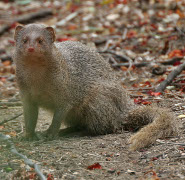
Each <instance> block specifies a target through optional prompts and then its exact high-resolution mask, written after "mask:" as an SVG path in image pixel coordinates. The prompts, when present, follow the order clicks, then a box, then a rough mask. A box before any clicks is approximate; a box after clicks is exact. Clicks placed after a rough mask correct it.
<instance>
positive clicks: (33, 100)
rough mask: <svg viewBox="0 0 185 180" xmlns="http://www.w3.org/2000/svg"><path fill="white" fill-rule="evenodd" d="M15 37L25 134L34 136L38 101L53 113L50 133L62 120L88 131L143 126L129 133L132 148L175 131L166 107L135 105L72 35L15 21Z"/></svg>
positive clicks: (97, 57) (95, 55) (98, 59)
mask: <svg viewBox="0 0 185 180" xmlns="http://www.w3.org/2000/svg"><path fill="white" fill-rule="evenodd" d="M14 39H15V42H16V48H15V53H14V61H15V63H16V76H17V82H18V86H19V89H20V95H21V98H22V102H23V110H24V119H25V130H26V137H27V138H34V136H35V127H36V123H37V119H38V109H39V107H44V108H47V109H49V110H51V111H52V112H53V113H54V115H53V120H52V123H51V125H50V127H49V128H48V130H47V133H46V134H47V135H49V136H51V137H55V136H56V135H57V134H58V132H59V129H60V126H61V123H62V122H63V123H64V124H66V125H67V126H68V127H74V128H82V129H83V130H86V132H88V133H89V134H91V135H103V134H109V133H116V132H117V131H118V130H120V129H125V128H127V129H129V128H132V129H136V130H138V129H139V128H142V126H144V127H143V128H142V129H141V130H139V131H138V132H137V133H136V134H135V135H133V136H132V137H131V139H130V143H131V149H132V150H137V149H139V148H143V147H146V146H148V145H150V144H152V143H154V142H155V140H156V139H158V138H161V137H165V136H169V135H174V134H176V133H177V125H176V124H177V123H176V121H175V117H174V115H173V113H171V112H170V111H169V110H168V109H164V108H157V107H136V105H135V104H134V103H133V101H132V100H131V99H130V98H129V95H128V93H127V91H126V90H125V89H123V87H122V86H121V84H120V83H118V82H119V81H118V80H117V76H116V74H115V73H114V71H113V70H112V69H111V67H110V65H109V63H108V62H106V61H105V60H104V59H103V57H101V56H100V54H99V53H97V52H96V50H95V49H91V48H89V47H87V46H86V45H83V44H82V43H80V42H74V41H65V42H60V43H56V42H55V32H54V29H53V28H52V27H46V26H44V25H40V24H29V25H26V26H21V25H19V26H17V27H16V30H15V35H14ZM147 124H148V125H147Z"/></svg>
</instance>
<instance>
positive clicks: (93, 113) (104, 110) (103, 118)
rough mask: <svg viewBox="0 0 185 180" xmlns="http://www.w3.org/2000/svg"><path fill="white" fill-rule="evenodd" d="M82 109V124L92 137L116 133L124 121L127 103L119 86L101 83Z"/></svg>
mask: <svg viewBox="0 0 185 180" xmlns="http://www.w3.org/2000/svg"><path fill="white" fill-rule="evenodd" d="M95 89H96V91H94V94H92V95H91V96H90V97H91V99H89V100H88V101H87V102H86V104H85V105H84V108H83V113H82V114H83V115H82V117H83V119H84V124H85V127H86V129H87V131H88V132H89V134H92V135H101V134H110V133H116V132H117V130H118V129H120V128H121V124H122V122H123V121H124V116H125V115H124V111H127V109H126V107H125V106H127V104H126V103H127V102H126V100H125V104H123V100H124V99H125V97H126V94H125V93H123V91H122V89H121V88H120V86H116V85H115V84H111V82H108V83H106V82H102V83H100V84H99V85H98V86H97V87H95Z"/></svg>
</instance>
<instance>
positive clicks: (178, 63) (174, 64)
mask: <svg viewBox="0 0 185 180" xmlns="http://www.w3.org/2000/svg"><path fill="white" fill-rule="evenodd" d="M180 64H182V63H181V62H180V61H176V62H174V63H173V66H178V65H180Z"/></svg>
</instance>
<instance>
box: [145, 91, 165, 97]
mask: <svg viewBox="0 0 185 180" xmlns="http://www.w3.org/2000/svg"><path fill="white" fill-rule="evenodd" d="M148 94H149V95H151V96H160V95H161V94H162V93H161V92H152V91H149V92H148Z"/></svg>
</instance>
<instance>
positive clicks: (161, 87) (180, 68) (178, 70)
mask: <svg viewBox="0 0 185 180" xmlns="http://www.w3.org/2000/svg"><path fill="white" fill-rule="evenodd" d="M184 69H185V63H183V64H181V65H179V66H178V67H177V68H176V69H175V70H174V71H172V72H171V73H170V74H169V75H168V77H167V78H166V79H165V80H164V81H162V82H161V84H160V85H159V86H158V87H157V88H156V90H155V91H156V92H163V91H164V90H165V89H166V86H168V85H169V84H170V83H171V82H172V81H173V79H174V78H175V77H177V75H179V74H180V73H181V72H182V71H183V70H184Z"/></svg>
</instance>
